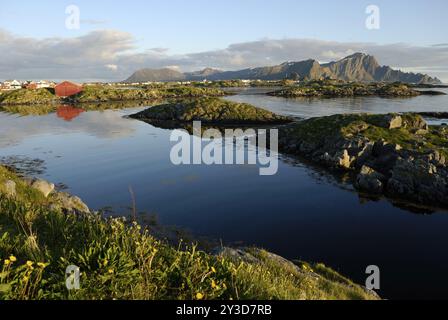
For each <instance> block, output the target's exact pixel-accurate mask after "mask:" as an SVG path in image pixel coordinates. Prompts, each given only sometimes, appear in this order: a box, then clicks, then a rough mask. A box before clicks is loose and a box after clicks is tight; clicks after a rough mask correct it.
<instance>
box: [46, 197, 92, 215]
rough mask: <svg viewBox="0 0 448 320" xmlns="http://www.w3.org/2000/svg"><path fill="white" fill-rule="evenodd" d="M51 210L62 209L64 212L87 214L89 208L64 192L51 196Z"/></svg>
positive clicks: (78, 199)
mask: <svg viewBox="0 0 448 320" xmlns="http://www.w3.org/2000/svg"><path fill="white" fill-rule="evenodd" d="M52 200H53V204H52V205H51V209H62V210H64V211H66V212H82V213H89V212H90V209H89V207H88V206H87V205H86V204H85V203H84V202H83V201H82V200H81V199H80V198H79V197H76V196H73V195H71V194H69V193H66V192H56V193H54V194H53V195H52Z"/></svg>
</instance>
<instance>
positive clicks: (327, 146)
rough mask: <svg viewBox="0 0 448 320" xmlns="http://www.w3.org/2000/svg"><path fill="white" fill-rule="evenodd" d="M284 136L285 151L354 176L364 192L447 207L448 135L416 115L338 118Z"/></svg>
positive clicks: (292, 128) (290, 129)
mask: <svg viewBox="0 0 448 320" xmlns="http://www.w3.org/2000/svg"><path fill="white" fill-rule="evenodd" d="M279 133H280V135H279V139H280V140H279V147H280V150H281V151H284V152H286V153H290V154H297V155H301V156H304V157H306V158H308V159H310V160H312V161H315V162H318V163H321V164H323V165H325V166H327V167H330V168H333V169H341V170H347V171H350V172H353V173H354V176H355V178H354V181H353V182H354V185H355V187H356V188H357V189H358V190H360V191H362V192H366V193H371V194H376V195H378V194H384V195H387V196H389V197H392V198H398V199H403V200H406V201H410V202H412V203H416V204H423V205H428V206H444V207H448V167H447V164H448V162H447V161H446V159H447V158H446V157H447V155H448V149H447V146H448V130H447V128H446V127H444V126H433V127H429V126H428V124H427V123H426V122H425V120H424V119H423V118H422V117H421V116H419V115H417V114H402V115H399V114H387V115H366V114H361V115H335V116H330V117H323V118H314V119H308V120H304V121H302V122H299V123H295V124H293V125H288V126H285V127H284V128H281V130H280V132H279Z"/></svg>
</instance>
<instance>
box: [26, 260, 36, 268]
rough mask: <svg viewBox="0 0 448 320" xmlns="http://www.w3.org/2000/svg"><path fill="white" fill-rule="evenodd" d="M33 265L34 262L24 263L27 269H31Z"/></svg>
mask: <svg viewBox="0 0 448 320" xmlns="http://www.w3.org/2000/svg"><path fill="white" fill-rule="evenodd" d="M33 265H34V262H33V261H30V260H28V261H27V262H26V266H27V267H28V268H32V267H33Z"/></svg>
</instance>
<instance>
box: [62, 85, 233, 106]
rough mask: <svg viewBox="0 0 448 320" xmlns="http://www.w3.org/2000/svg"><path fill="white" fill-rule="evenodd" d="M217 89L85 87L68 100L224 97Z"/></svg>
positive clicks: (78, 101) (101, 100)
mask: <svg viewBox="0 0 448 320" xmlns="http://www.w3.org/2000/svg"><path fill="white" fill-rule="evenodd" d="M224 95H225V93H224V92H223V91H221V90H219V89H213V88H196V87H191V86H175V87H161V88H149V89H140V88H135V89H134V88H115V87H104V86H87V87H85V88H84V90H83V91H82V92H81V93H79V94H77V95H75V96H73V97H71V98H70V99H69V100H70V101H72V102H76V103H86V102H108V101H138V100H157V99H180V98H195V97H209V96H210V97H211V96H224Z"/></svg>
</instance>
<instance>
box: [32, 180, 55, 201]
mask: <svg viewBox="0 0 448 320" xmlns="http://www.w3.org/2000/svg"><path fill="white" fill-rule="evenodd" d="M27 182H28V183H29V186H30V187H31V188H33V189H36V190H38V191H40V192H41V193H42V194H43V195H44V197H45V198H47V197H48V196H49V195H50V193H52V192H53V191H54V187H55V186H54V184H53V183H51V182H48V181H45V180H42V179H31V180H27Z"/></svg>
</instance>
